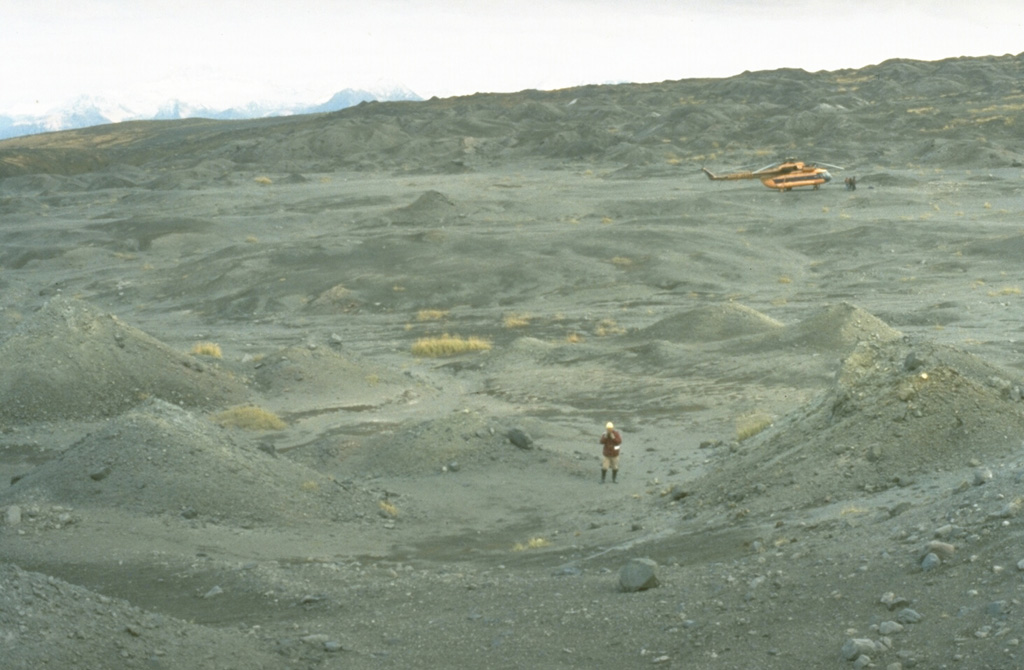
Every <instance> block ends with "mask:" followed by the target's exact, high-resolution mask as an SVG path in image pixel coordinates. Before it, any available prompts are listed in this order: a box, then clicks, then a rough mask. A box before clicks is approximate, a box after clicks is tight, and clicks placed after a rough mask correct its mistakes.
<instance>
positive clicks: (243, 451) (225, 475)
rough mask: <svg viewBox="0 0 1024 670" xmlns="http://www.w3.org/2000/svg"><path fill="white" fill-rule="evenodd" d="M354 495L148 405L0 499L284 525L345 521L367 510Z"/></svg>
mask: <svg viewBox="0 0 1024 670" xmlns="http://www.w3.org/2000/svg"><path fill="white" fill-rule="evenodd" d="M361 495H362V494H358V493H352V494H350V492H348V491H346V490H345V489H343V488H342V487H341V486H339V485H338V484H336V483H335V482H333V481H331V480H330V479H328V478H327V477H324V476H322V475H320V474H319V473H317V472H315V471H313V470H311V469H309V468H306V467H304V466H301V465H298V464H296V463H294V462H292V461H289V460H288V459H285V458H279V457H276V456H274V455H272V454H269V453H266V452H264V451H262V450H260V449H258V448H256V447H254V446H251V445H247V444H240V443H239V442H238V441H237V440H236V439H235V438H234V436H233V434H232V433H231V431H229V430H224V429H221V428H218V427H216V426H214V425H213V424H211V423H210V422H208V421H205V420H203V419H200V418H198V417H196V416H194V415H193V414H191V413H190V412H188V411H186V410H184V409H182V408H180V407H177V406H176V405H172V404H170V403H167V402H164V401H162V400H156V399H151V400H147V401H146V402H145V403H143V404H142V405H141V406H139V407H138V408H136V409H134V410H132V411H130V412H127V413H125V414H122V415H121V416H118V417H116V418H113V419H111V420H110V421H108V422H107V423H106V424H105V425H104V427H103V428H102V429H101V430H99V431H97V432H96V433H94V434H90V435H87V436H86V437H85V438H83V439H82V440H80V441H79V442H78V443H76V444H74V445H72V446H71V447H70V448H68V450H67V451H65V452H64V454H62V455H61V456H60V457H59V458H57V459H55V460H52V461H49V462H47V463H45V464H43V465H41V466H39V467H37V468H36V469H34V470H32V471H31V472H29V473H28V474H26V475H25V476H24V477H23V478H21V479H19V480H18V481H17V482H15V483H14V484H13V485H12V486H11V487H10V488H9V489H6V490H4V491H3V492H2V493H0V500H3V501H4V503H5V504H21V505H25V504H33V503H47V502H52V503H60V504H64V505H71V506H73V507H83V506H89V507H97V506H99V507H115V508H119V509H123V510H125V511H128V512H132V513H140V514H173V515H179V514H182V513H184V514H185V515H186V516H187V517H191V516H196V517H198V518H200V519H203V520H208V519H213V520H220V521H233V522H240V523H259V522H264V521H275V522H289V523H293V522H296V521H300V520H308V521H330V520H345V519H348V518H350V517H354V516H355V515H356V514H357V513H358V512H359V511H360V510H362V511H363V512H366V511H369V510H370V509H371V507H370V504H371V503H372V501H370V500H369V499H368V498H367V499H366V500H363V498H362V497H360V496H361ZM366 495H367V496H368V495H369V494H366Z"/></svg>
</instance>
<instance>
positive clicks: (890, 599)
mask: <svg viewBox="0 0 1024 670" xmlns="http://www.w3.org/2000/svg"><path fill="white" fill-rule="evenodd" d="M879 602H881V603H882V604H883V605H885V606H886V607H888V608H889V611H890V612H891V611H893V610H894V609H896V608H897V607H906V606H908V605H909V604H910V601H909V600H907V599H906V598H903V597H900V596H897V595H896V594H895V593H893V592H891V591H890V592H888V593H886V594H885V595H883V596H882V598H881V600H880V601H879Z"/></svg>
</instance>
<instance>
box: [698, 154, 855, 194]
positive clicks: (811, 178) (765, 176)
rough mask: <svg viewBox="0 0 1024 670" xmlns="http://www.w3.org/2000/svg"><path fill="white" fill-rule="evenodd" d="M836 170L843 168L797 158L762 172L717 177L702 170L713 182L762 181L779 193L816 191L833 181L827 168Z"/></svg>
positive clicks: (764, 168) (769, 167) (774, 164)
mask: <svg viewBox="0 0 1024 670" xmlns="http://www.w3.org/2000/svg"><path fill="white" fill-rule="evenodd" d="M825 166H827V167H831V168H834V169H836V170H842V169H843V168H841V167H838V166H836V165H828V164H827V163H805V162H803V161H798V160H796V159H795V158H787V159H786V160H784V161H782V162H780V163H773V164H771V165H766V166H765V167H763V168H761V169H760V170H754V171H753V172H732V173H729V174H722V175H717V174H714V173H712V172H711V170H709V169H707V168H701V170H703V171H704V174H706V175H707V176H708V179H711V180H712V181H728V180H733V179H760V180H761V183H762V184H764V185H765V186H767V187H768V188H774V189H777V190H779V191H791V190H793V189H794V188H799V187H801V186H811V187H813V188H814V189H815V190H817V188H818V187H819V186H821V185H822V184H827V183H828V182H830V181H832V175H830V174H829V173H828V170H827V169H826V167H825Z"/></svg>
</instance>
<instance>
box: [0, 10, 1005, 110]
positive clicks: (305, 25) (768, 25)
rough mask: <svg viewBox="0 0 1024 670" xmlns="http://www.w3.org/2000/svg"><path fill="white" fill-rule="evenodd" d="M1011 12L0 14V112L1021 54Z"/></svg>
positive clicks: (503, 87)
mask: <svg viewBox="0 0 1024 670" xmlns="http://www.w3.org/2000/svg"><path fill="white" fill-rule="evenodd" d="M1022 17H1024V8H1022V5H1021V3H1020V0H629V1H628V2H627V1H626V0H550V1H542V0H434V1H430V0H359V1H356V0H246V1H242V0H171V1H166V0H0V113H19V114H42V113H45V112H46V111H47V110H49V109H50V108H53V107H55V106H57V105H60V104H63V103H64V102H66V101H68V100H70V99H73V98H75V97H78V96H80V95H83V94H87V95H95V96H100V97H105V98H110V99H113V100H116V101H118V102H122V103H124V104H126V105H128V106H130V107H133V108H136V109H139V108H144V107H147V106H152V107H153V108H154V109H155V107H156V106H157V105H158V104H160V103H162V102H165V101H168V100H172V99H180V100H183V101H185V102H188V103H192V104H204V105H208V106H211V107H228V106H231V105H237V104H244V103H246V102H249V101H253V100H255V101H267V102H271V101H273V102H281V101H288V102H295V103H315V102H323V101H325V100H327V99H328V98H329V97H330V96H331V95H332V94H333V93H335V92H336V91H339V90H341V89H344V88H373V87H378V86H381V85H392V84H401V85H405V86H407V87H408V88H410V89H412V90H413V91H415V92H416V93H418V94H420V95H421V96H423V97H425V98H427V97H430V96H434V95H436V96H440V97H447V96H452V95H463V94H469V93H474V92H478V91H517V90H522V89H525V88H540V89H551V88H563V87H567V86H574V85H577V84H587V83H608V82H619V81H636V82H649V81H662V80H666V79H686V78H692V77H727V76H731V75H734V74H738V73H740V72H743V71H744V70H768V69H775V68H779V67H795V68H803V69H805V70H808V71H817V70H836V69H842V68H848V67H850V68H856V67H863V66H864V65H869V64H873V63H879V62H881V61H883V60H886V59H889V58H915V59H922V60H936V59H940V58H947V57H953V56H983V55H1002V54H1006V53H1012V54H1017V53H1021V52H1024V21H1022Z"/></svg>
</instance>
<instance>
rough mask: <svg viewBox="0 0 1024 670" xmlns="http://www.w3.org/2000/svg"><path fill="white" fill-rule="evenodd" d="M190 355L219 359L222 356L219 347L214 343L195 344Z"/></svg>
mask: <svg viewBox="0 0 1024 670" xmlns="http://www.w3.org/2000/svg"><path fill="white" fill-rule="evenodd" d="M190 353H191V354H192V355H193V356H210V357H211V358H220V357H221V356H222V355H223V354H222V352H221V350H220V345H219V344H216V343H215V342H196V343H195V344H193V345H192V350H191V352H190Z"/></svg>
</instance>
